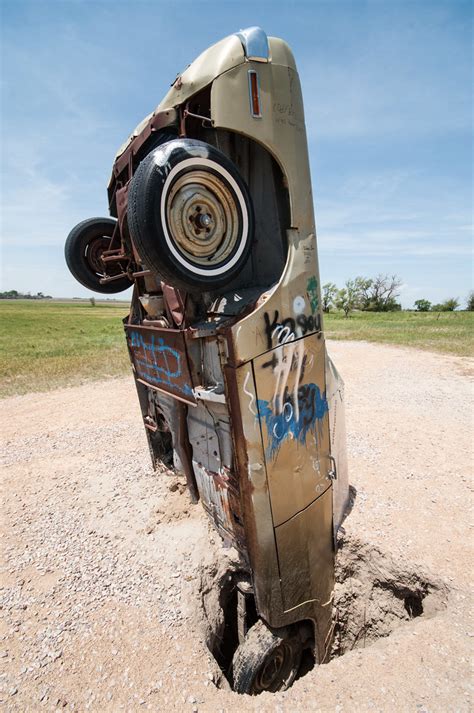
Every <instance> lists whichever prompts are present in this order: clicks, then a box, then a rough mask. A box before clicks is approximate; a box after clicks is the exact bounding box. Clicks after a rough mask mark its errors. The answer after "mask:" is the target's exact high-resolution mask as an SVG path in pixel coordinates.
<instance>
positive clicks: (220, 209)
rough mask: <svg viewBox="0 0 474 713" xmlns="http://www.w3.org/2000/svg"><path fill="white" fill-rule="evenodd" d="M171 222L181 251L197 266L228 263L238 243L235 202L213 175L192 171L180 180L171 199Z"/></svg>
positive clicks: (220, 181) (238, 222)
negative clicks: (229, 256) (226, 261)
mask: <svg viewBox="0 0 474 713" xmlns="http://www.w3.org/2000/svg"><path fill="white" fill-rule="evenodd" d="M167 219H168V226H169V229H170V231H171V233H172V234H173V237H174V238H175V240H176V243H177V244H178V246H179V247H180V249H181V250H182V251H183V252H184V253H185V254H186V255H188V256H190V257H192V259H193V261H194V262H197V263H201V264H208V263H209V261H211V260H212V261H213V262H214V263H215V262H220V261H223V260H225V259H226V258H227V257H228V255H229V254H230V253H231V252H232V250H233V249H234V248H235V246H236V244H237V242H238V238H239V231H240V221H239V211H238V209H237V206H236V201H235V198H234V196H233V194H232V192H231V191H230V190H229V188H228V186H227V185H226V184H225V182H224V181H223V180H222V179H221V178H220V177H219V176H217V175H215V174H213V173H210V172H209V171H204V170H196V171H189V172H188V173H185V174H183V175H181V176H179V177H178V178H177V179H176V181H175V182H174V184H173V186H172V188H171V190H170V192H169V195H168V197H167Z"/></svg>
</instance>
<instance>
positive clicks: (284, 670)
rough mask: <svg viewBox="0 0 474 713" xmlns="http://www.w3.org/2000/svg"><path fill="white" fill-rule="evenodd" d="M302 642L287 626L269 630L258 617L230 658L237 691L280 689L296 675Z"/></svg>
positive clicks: (251, 692) (289, 684)
mask: <svg viewBox="0 0 474 713" xmlns="http://www.w3.org/2000/svg"><path fill="white" fill-rule="evenodd" d="M301 655H302V644H301V641H300V640H299V638H298V637H297V636H296V635H292V634H291V633H290V632H289V631H288V630H287V629H270V628H269V627H268V626H267V625H266V624H265V623H264V622H263V621H262V620H261V619H259V621H257V623H256V624H254V625H253V626H252V627H251V628H250V629H249V631H248V632H247V634H246V636H245V639H244V641H243V643H242V644H240V646H239V647H238V648H237V650H236V652H235V654H234V658H233V660H232V674H233V687H234V691H237V693H248V694H250V695H257V694H258V693H262V692H263V691H270V692H272V693H275V692H276V691H284V690H286V689H287V688H289V687H290V686H291V684H292V683H293V681H294V680H295V678H296V675H297V673H298V669H299V667H300V663H301Z"/></svg>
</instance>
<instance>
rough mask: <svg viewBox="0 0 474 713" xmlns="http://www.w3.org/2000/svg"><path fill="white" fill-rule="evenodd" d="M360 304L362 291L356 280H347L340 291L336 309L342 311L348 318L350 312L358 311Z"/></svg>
mask: <svg viewBox="0 0 474 713" xmlns="http://www.w3.org/2000/svg"><path fill="white" fill-rule="evenodd" d="M359 304H360V289H359V287H358V285H357V284H356V281H355V280H347V282H346V284H345V286H344V287H343V288H342V290H339V292H338V293H337V298H336V307H337V308H338V309H342V311H343V312H344V316H345V317H348V316H349V312H352V310H354V309H356V308H357V307H358V306H359Z"/></svg>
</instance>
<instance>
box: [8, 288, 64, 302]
mask: <svg viewBox="0 0 474 713" xmlns="http://www.w3.org/2000/svg"><path fill="white" fill-rule="evenodd" d="M52 299H53V298H52V297H51V295H44V294H43V293H42V292H37V293H36V295H32V294H31V292H27V293H26V294H24V293H23V292H18V290H8V291H7V292H0V300H52Z"/></svg>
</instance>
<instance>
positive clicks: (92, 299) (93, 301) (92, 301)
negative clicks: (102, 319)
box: [89, 297, 95, 307]
mask: <svg viewBox="0 0 474 713" xmlns="http://www.w3.org/2000/svg"><path fill="white" fill-rule="evenodd" d="M89 302H90V303H91V306H92V307H95V297H89Z"/></svg>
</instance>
